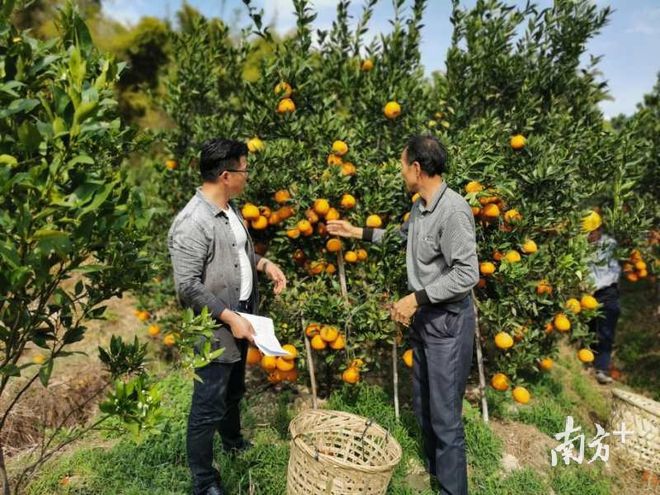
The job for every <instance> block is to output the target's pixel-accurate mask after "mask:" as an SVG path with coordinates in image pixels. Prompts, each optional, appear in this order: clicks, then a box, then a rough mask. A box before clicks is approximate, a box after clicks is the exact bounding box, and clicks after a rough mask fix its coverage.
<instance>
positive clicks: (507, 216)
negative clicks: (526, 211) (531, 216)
mask: <svg viewBox="0 0 660 495" xmlns="http://www.w3.org/2000/svg"><path fill="white" fill-rule="evenodd" d="M520 220H522V215H521V214H520V212H518V210H516V209H515V208H511V209H510V210H507V211H506V213H504V221H505V222H507V223H513V222H519V221H520Z"/></svg>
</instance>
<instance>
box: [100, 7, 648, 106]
mask: <svg viewBox="0 0 660 495" xmlns="http://www.w3.org/2000/svg"><path fill="white" fill-rule="evenodd" d="M509 1H510V3H516V4H520V5H523V4H524V3H525V2H524V1H520V0H515V1H514V0H509ZM576 1H590V2H594V3H596V4H597V5H599V6H606V5H610V6H611V7H612V8H613V9H614V12H613V13H612V14H611V16H610V21H609V24H607V25H606V26H605V27H604V28H603V30H602V31H601V33H600V34H599V35H598V36H597V37H595V38H593V39H592V40H591V41H590V43H589V44H588V46H587V51H588V53H590V54H592V55H602V56H603V59H602V60H601V62H600V64H599V68H600V70H601V72H602V78H603V79H604V80H605V81H606V82H607V83H608V87H609V92H610V95H611V96H612V97H613V101H604V102H602V103H601V109H602V110H603V113H604V114H605V116H606V117H608V118H609V117H613V116H615V115H618V114H620V113H624V114H628V115H629V114H632V113H633V112H634V111H635V106H636V104H637V103H638V102H640V101H641V100H642V97H643V95H644V94H645V93H649V92H650V91H651V89H652V88H653V85H654V84H655V82H656V77H657V73H658V72H660V0H576ZM188 3H189V4H190V5H191V6H193V7H194V8H196V9H197V10H199V11H200V12H201V13H202V14H203V15H205V16H206V17H221V18H222V19H224V20H226V21H231V25H237V26H241V27H242V26H245V25H247V24H248V21H249V19H248V16H247V9H246V7H245V6H244V5H243V2H242V1H241V0H188ZM252 3H253V5H254V6H256V7H259V8H263V9H264V13H265V21H266V22H267V23H270V24H273V25H274V26H275V29H276V31H278V32H281V33H286V32H288V31H290V30H292V29H293V28H294V27H295V17H294V14H293V3H292V1H291V0H253V2H252ZM310 3H311V5H312V6H313V8H314V10H315V11H316V12H317V13H318V17H317V18H316V20H315V22H314V28H315V29H329V28H330V26H331V25H332V21H333V19H334V18H335V13H336V12H335V9H336V4H337V2H336V1H335V0H310ZM363 3H364V2H363V1H361V0H354V1H353V2H352V3H351V6H350V9H349V14H350V15H352V16H353V20H354V22H355V20H357V18H358V17H359V15H360V12H361V10H362V5H363ZM392 3H393V2H392V1H391V0H381V1H380V2H379V3H377V4H376V7H375V10H374V15H373V18H372V20H371V22H370V24H369V27H370V30H369V34H368V36H367V39H369V37H373V36H377V35H378V33H381V32H389V31H390V30H391V25H390V23H389V19H391V18H392V14H393V7H392ZM411 3H412V2H410V1H408V2H406V6H407V7H406V10H404V14H405V13H406V12H408V9H409V5H410V4H411ZM462 3H463V4H464V5H467V6H469V5H473V4H474V3H475V0H463V1H462ZM535 3H536V4H537V5H539V6H540V7H547V6H549V5H551V3H552V2H551V0H536V2H535ZM181 4H182V0H104V1H103V10H104V12H105V14H106V15H108V16H110V17H112V18H114V19H116V20H118V21H120V22H122V23H124V24H127V25H133V24H136V23H137V22H138V21H139V19H140V17H142V16H155V17H160V18H163V19H170V20H172V21H174V16H175V13H176V11H177V10H178V9H179V7H180V6H181ZM450 13H451V2H450V0H429V2H428V3H427V8H426V11H425V15H424V25H425V26H424V28H423V29H422V41H421V53H422V64H423V65H424V67H425V69H426V71H427V73H429V74H430V73H431V72H432V71H434V70H441V71H444V69H445V58H446V53H447V49H448V48H449V44H450V41H451V32H452V27H451V24H450V22H449V16H450Z"/></svg>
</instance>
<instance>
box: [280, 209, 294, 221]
mask: <svg viewBox="0 0 660 495" xmlns="http://www.w3.org/2000/svg"><path fill="white" fill-rule="evenodd" d="M278 211H279V213H280V218H281V219H282V220H286V219H287V218H291V217H292V216H293V213H294V211H293V208H292V207H291V206H283V207H282V208H280V209H279V210H278Z"/></svg>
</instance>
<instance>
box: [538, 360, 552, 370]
mask: <svg viewBox="0 0 660 495" xmlns="http://www.w3.org/2000/svg"><path fill="white" fill-rule="evenodd" d="M553 364H554V362H553V361H552V358H549V357H546V358H543V359H541V360H539V368H541V369H542V370H543V371H550V370H551V369H552V365H553Z"/></svg>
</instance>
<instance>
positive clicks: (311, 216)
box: [305, 208, 319, 224]
mask: <svg viewBox="0 0 660 495" xmlns="http://www.w3.org/2000/svg"><path fill="white" fill-rule="evenodd" d="M305 218H306V219H307V221H309V223H311V224H314V223H316V222H318V221H319V215H318V214H317V213H316V212H315V211H314V210H313V209H312V208H307V210H305Z"/></svg>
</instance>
